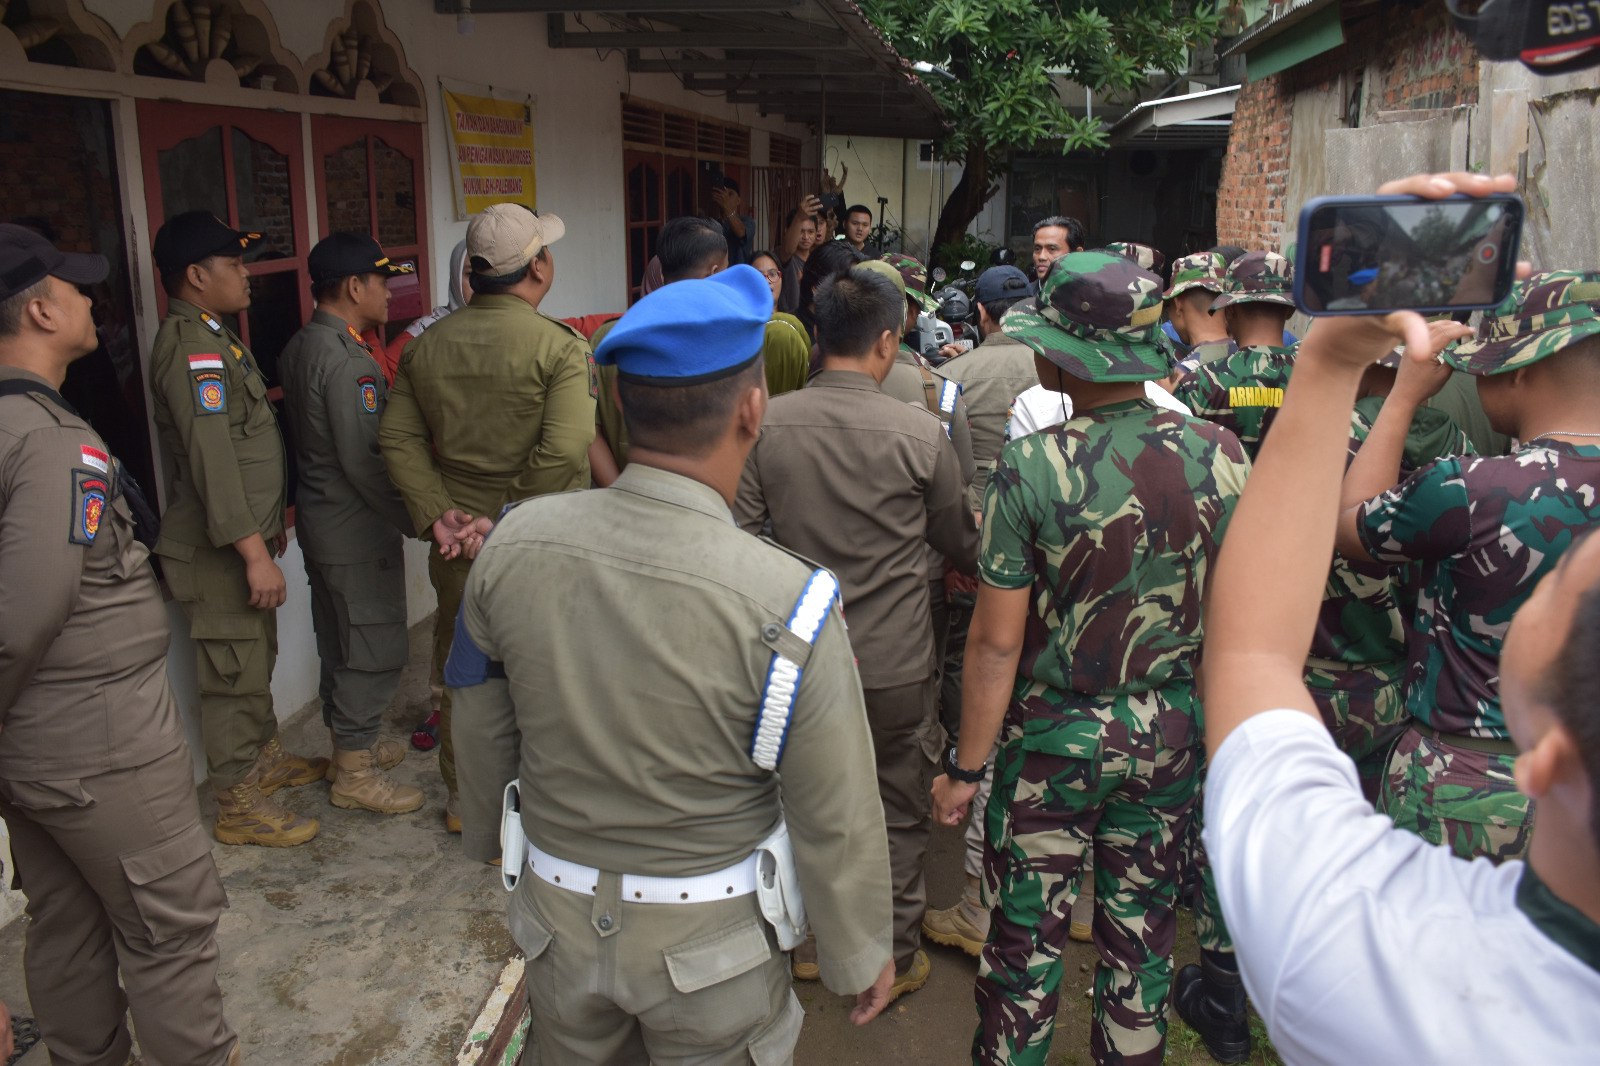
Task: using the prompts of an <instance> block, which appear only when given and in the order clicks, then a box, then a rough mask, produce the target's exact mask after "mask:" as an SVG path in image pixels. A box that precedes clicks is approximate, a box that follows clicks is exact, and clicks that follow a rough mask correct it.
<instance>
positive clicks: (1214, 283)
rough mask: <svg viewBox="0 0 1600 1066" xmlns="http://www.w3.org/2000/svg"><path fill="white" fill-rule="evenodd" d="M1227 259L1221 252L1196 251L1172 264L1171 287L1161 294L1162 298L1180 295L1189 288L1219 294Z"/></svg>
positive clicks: (1167, 298) (1166, 298)
mask: <svg viewBox="0 0 1600 1066" xmlns="http://www.w3.org/2000/svg"><path fill="white" fill-rule="evenodd" d="M1227 270H1228V261H1227V260H1226V259H1224V258H1222V253H1221V252H1196V253H1194V254H1193V255H1186V256H1184V257H1183V258H1182V259H1180V260H1178V261H1177V262H1176V263H1173V264H1172V287H1171V288H1170V289H1168V290H1167V291H1166V292H1164V293H1162V294H1161V298H1162V299H1163V300H1170V299H1172V298H1173V297H1174V296H1182V295H1183V294H1184V293H1186V292H1188V291H1189V290H1190V289H1205V290H1206V291H1207V292H1214V293H1217V294H1219V295H1220V294H1221V292H1222V276H1223V274H1225V273H1227Z"/></svg>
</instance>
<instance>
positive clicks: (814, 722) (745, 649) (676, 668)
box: [451, 394, 931, 990]
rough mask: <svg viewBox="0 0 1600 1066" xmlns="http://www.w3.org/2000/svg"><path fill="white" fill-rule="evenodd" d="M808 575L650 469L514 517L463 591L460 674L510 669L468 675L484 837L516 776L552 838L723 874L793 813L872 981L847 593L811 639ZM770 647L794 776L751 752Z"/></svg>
mask: <svg viewBox="0 0 1600 1066" xmlns="http://www.w3.org/2000/svg"><path fill="white" fill-rule="evenodd" d="M796 395H799V394H796ZM929 421H931V419H930V420H929ZM812 572H813V568H812V567H811V566H810V565H808V564H806V563H804V562H801V561H800V560H798V559H796V558H794V557H793V556H791V555H789V554H788V553H786V552H784V551H781V550H780V549H778V548H776V547H774V546H773V545H771V544H769V543H765V542H763V541H761V540H758V539H757V538H755V537H750V536H747V535H746V534H744V533H742V532H740V531H739V530H738V528H737V527H735V526H734V524H733V520H732V517H731V516H730V514H729V513H728V506H727V504H726V503H725V502H724V500H723V499H722V497H721V496H719V495H718V494H717V493H716V492H715V491H714V490H712V489H711V488H709V487H707V486H705V485H703V484H701V483H699V482H697V481H692V480H690V479H688V478H685V477H681V476H679V475H677V474H670V473H667V472H665V471H662V470H658V469H656V468H654V467H647V466H642V465H638V464H635V465H631V466H629V467H628V469H627V470H625V471H623V472H622V475H621V476H620V477H619V478H618V479H617V481H616V482H615V483H614V484H613V485H612V486H611V487H610V488H607V489H596V490H594V491H592V492H583V493H573V494H570V495H564V496H560V497H552V498H545V499H540V500H535V501H531V502H529V503H525V504H523V505H521V506H520V507H517V508H516V509H515V510H513V511H511V512H510V513H509V514H507V515H506V517H505V518H504V519H502V520H501V522H500V524H499V526H498V527H497V528H496V529H495V531H494V536H493V537H492V538H490V540H489V542H488V544H487V546H486V547H485V548H484V550H483V553H482V554H481V555H479V556H478V559H477V562H476V563H474V564H473V567H472V574H471V576H470V577H469V578H468V580H467V588H466V593H465V595H464V597H463V599H462V601H461V626H462V627H463V631H464V633H465V634H466V636H467V637H468V638H470V644H471V645H474V646H475V648H472V649H469V648H465V647H464V645H467V644H468V643H469V642H468V641H467V640H462V639H461V638H460V637H457V639H456V642H455V648H454V651H453V652H452V655H451V668H452V674H454V671H455V669H456V666H457V663H458V661H459V660H460V659H461V658H462V657H463V656H464V655H465V654H466V653H467V652H468V651H473V652H475V653H476V654H477V655H478V656H479V657H480V659H479V661H480V663H481V664H482V666H483V667H488V666H489V665H490V663H489V662H486V661H484V658H483V657H486V659H487V660H490V661H492V663H493V664H495V666H494V668H493V669H485V670H484V677H485V680H483V681H481V682H480V683H477V684H473V685H471V686H469V687H460V688H452V690H451V692H452V699H453V702H454V712H453V719H452V728H453V730H454V733H455V740H456V761H457V765H458V766H459V768H460V774H461V800H462V808H463V809H462V823H463V825H464V827H465V830H466V832H465V836H464V838H463V840H464V844H465V846H466V849H467V853H468V854H469V855H472V856H473V857H475V858H480V859H486V858H490V857H493V856H495V855H498V854H499V853H500V844H499V812H500V797H501V790H502V788H503V787H504V785H505V783H506V782H507V781H509V780H510V779H511V778H512V777H519V778H520V779H521V783H522V809H523V811H524V812H525V813H524V814H523V828H524V830H525V831H526V833H527V834H528V839H529V840H531V841H532V842H533V843H534V845H535V846H537V847H539V848H540V849H542V850H544V851H546V852H549V853H550V854H552V855H555V856H557V857H558V858H562V859H566V860H568V861H570V862H577V863H581V864H583V865H585V866H593V867H595V868H597V869H600V870H604V871H608V872H612V873H623V874H630V873H631V874H643V875H647V876H656V877H686V876H692V875H698V874H705V873H711V872H714V871H717V870H721V869H724V868H726V867H728V866H732V865H734V864H735V863H738V862H741V861H743V860H744V859H745V858H746V857H748V856H749V855H750V853H751V852H752V851H753V850H754V849H755V846H756V845H757V844H758V843H760V842H761V841H762V840H763V839H765V838H766V837H767V835H768V834H770V833H771V832H772V830H773V829H774V828H776V826H777V824H778V819H779V817H780V815H781V816H782V817H784V818H786V819H787V821H788V826H789V833H790V837H791V839H792V840H793V842H794V850H795V860H796V865H797V867H798V869H799V874H800V883H801V888H802V891H803V893H804V896H805V902H806V911H807V913H808V915H809V916H810V920H811V928H812V931H813V932H815V934H816V937H817V945H818V950H819V953H820V955H821V958H822V967H823V978H824V979H825V980H826V981H827V982H828V984H829V986H830V987H833V988H836V989H839V990H859V989H862V988H865V987H867V986H868V985H870V984H871V983H872V980H873V978H874V977H875V976H876V974H877V973H878V972H879V971H880V970H881V969H882V968H883V966H884V965H885V964H886V963H887V962H888V961H889V958H890V953H889V942H890V936H891V934H890V896H891V893H890V887H889V854H888V839H887V836H886V834H885V830H884V824H883V808H882V805H881V804H879V803H878V800H877V794H878V793H877V774H876V771H875V770H874V766H873V759H872V739H871V734H870V731H869V729H868V726H867V719H866V707H865V705H864V703H863V700H862V695H861V684H860V680H859V679H858V677H857V675H856V670H855V666H854V665H853V663H852V662H851V653H850V643H849V639H848V637H847V636H846V633H845V628H844V624H843V621H842V619H841V618H840V615H839V611H838V608H837V607H834V608H833V609H831V610H830V611H829V613H828V616H827V619H826V620H825V621H824V623H823V625H822V627H821V630H820V632H819V633H818V635H817V638H816V642H815V644H814V645H812V646H811V647H809V648H808V647H807V646H806V645H805V643H804V641H803V640H801V638H799V637H797V636H795V635H794V633H792V632H791V631H790V630H789V629H788V628H787V625H786V623H787V622H788V620H789V618H790V616H791V613H792V612H793V610H794V607H795V603H796V601H797V600H798V599H799V597H800V594H801V592H802V590H803V589H804V588H805V587H806V583H807V581H808V580H809V579H810V577H811V575H812ZM530 603H543V604H548V605H551V607H550V609H548V610H529V609H528V605H529V604H530ZM557 605H559V606H557ZM775 650H778V651H782V652H783V654H784V655H786V656H789V657H790V658H791V659H793V660H794V661H795V662H797V663H802V666H803V668H802V671H801V681H800V684H799V688H798V691H797V693H796V697H795V704H794V709H793V713H792V714H791V716H790V719H789V729H788V735H787V740H786V742H785V744H784V746H783V749H782V756H781V762H779V764H778V772H772V771H768V770H763V769H761V768H760V767H758V766H757V765H756V764H755V763H754V762H753V761H751V757H750V750H751V744H752V740H753V738H754V735H755V728H756V724H757V718H758V711H759V709H760V707H761V700H762V694H763V691H764V688H765V685H766V680H767V672H768V670H769V668H770V666H771V662H772V656H773V652H774V651H775ZM496 675H501V676H496ZM779 773H781V774H782V785H781V788H780V784H779V776H778V775H779ZM663 909H664V910H670V909H671V908H670V907H664V908H663Z"/></svg>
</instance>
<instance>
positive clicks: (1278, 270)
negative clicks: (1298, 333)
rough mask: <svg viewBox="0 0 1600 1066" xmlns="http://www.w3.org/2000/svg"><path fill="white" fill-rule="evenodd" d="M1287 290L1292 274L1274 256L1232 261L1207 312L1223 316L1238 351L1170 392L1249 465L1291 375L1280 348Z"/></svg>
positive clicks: (1290, 306) (1289, 306) (1289, 360)
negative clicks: (1224, 436)
mask: <svg viewBox="0 0 1600 1066" xmlns="http://www.w3.org/2000/svg"><path fill="white" fill-rule="evenodd" d="M1293 285H1294V268H1293V267H1292V266H1290V265H1289V261H1288V260H1287V259H1285V258H1284V257H1283V256H1281V255H1279V254H1278V253H1277V252H1246V253H1245V254H1244V255H1241V256H1240V257H1239V258H1238V259H1235V260H1234V261H1233V264H1232V265H1231V266H1229V267H1228V272H1227V274H1226V275H1225V276H1224V277H1223V292H1222V295H1221V296H1218V297H1217V298H1216V300H1215V301H1214V302H1213V303H1212V305H1211V307H1212V310H1220V311H1222V312H1223V314H1224V316H1225V318H1226V322H1227V326H1228V333H1229V335H1231V336H1232V337H1233V339H1234V341H1235V342H1237V344H1238V345H1239V350H1238V351H1236V352H1234V353H1233V354H1232V355H1230V356H1228V357H1226V358H1224V359H1219V360H1216V361H1215V362H1211V363H1206V364H1205V365H1203V366H1200V367H1198V368H1197V369H1196V370H1195V371H1194V373H1193V374H1191V375H1189V376H1188V377H1186V378H1184V380H1183V381H1181V382H1180V383H1179V384H1178V386H1177V388H1175V389H1173V391H1172V394H1173V395H1174V396H1176V397H1177V398H1178V399H1180V400H1182V401H1183V402H1184V403H1186V404H1188V405H1189V409H1190V410H1191V411H1193V412H1194V413H1195V414H1196V415H1198V416H1199V417H1201V418H1204V419H1206V420H1208V421H1211V422H1215V423H1217V424H1218V425H1221V426H1226V427H1227V428H1229V429H1231V430H1233V432H1234V433H1235V434H1236V435H1237V436H1238V437H1239V440H1240V441H1241V442H1243V444H1244V448H1245V451H1246V452H1248V453H1249V455H1250V458H1251V459H1252V460H1254V459H1255V457H1256V450H1257V449H1258V448H1260V447H1261V440H1262V438H1263V437H1265V436H1266V435H1267V430H1268V428H1270V427H1271V425H1272V419H1273V418H1274V417H1275V416H1276V415H1277V413H1278V408H1279V407H1281V406H1283V390H1284V388H1285V387H1287V386H1288V384H1289V375H1290V374H1291V373H1293V372H1294V352H1293V350H1291V349H1289V348H1285V347H1283V346H1282V343H1283V324H1284V323H1285V322H1287V321H1288V320H1289V316H1290V315H1291V314H1293V313H1294V298H1293V296H1291V295H1290V293H1291V292H1292V289H1293Z"/></svg>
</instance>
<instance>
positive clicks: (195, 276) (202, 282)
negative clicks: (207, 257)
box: [183, 263, 209, 292]
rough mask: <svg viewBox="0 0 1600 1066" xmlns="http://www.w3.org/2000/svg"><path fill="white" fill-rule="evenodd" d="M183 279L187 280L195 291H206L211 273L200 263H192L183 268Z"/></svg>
mask: <svg viewBox="0 0 1600 1066" xmlns="http://www.w3.org/2000/svg"><path fill="white" fill-rule="evenodd" d="M183 280H185V281H187V282H188V283H189V287H190V288H192V289H194V291H195V292H205V291H206V282H207V281H208V280H209V274H208V273H207V271H206V268H205V267H203V266H201V265H200V264H199V263H190V264H189V265H188V266H186V267H184V268H183Z"/></svg>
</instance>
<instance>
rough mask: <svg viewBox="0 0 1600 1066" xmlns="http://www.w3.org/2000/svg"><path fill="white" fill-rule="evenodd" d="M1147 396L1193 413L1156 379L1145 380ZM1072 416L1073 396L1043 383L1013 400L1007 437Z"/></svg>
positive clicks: (1154, 401)
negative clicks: (1155, 380) (1047, 386)
mask: <svg viewBox="0 0 1600 1066" xmlns="http://www.w3.org/2000/svg"><path fill="white" fill-rule="evenodd" d="M1144 394H1145V398H1146V399H1148V400H1149V401H1150V402H1151V403H1153V404H1156V405H1157V406H1158V407H1165V408H1166V409H1167V410H1169V411H1176V412H1178V413H1179V414H1180V415H1192V414H1193V413H1194V412H1193V411H1191V410H1189V408H1188V405H1186V404H1185V403H1184V402H1183V401H1182V400H1179V399H1176V398H1174V397H1173V395H1172V393H1170V392H1168V391H1167V390H1166V389H1163V388H1162V387H1161V386H1160V385H1157V384H1156V383H1155V382H1153V381H1147V382H1145V383H1144ZM1071 417H1072V397H1070V396H1068V395H1067V394H1066V393H1064V392H1052V391H1050V390H1049V389H1047V388H1045V387H1044V386H1043V385H1035V386H1034V387H1033V388H1031V389H1029V390H1027V391H1026V392H1024V393H1022V394H1021V395H1020V396H1018V397H1017V398H1016V399H1015V400H1012V401H1011V417H1010V418H1009V419H1008V420H1007V421H1006V440H1008V441H1013V440H1016V439H1017V438H1018V437H1026V436H1027V435H1028V434H1029V433H1037V432H1039V430H1041V429H1047V428H1049V427H1050V426H1059V425H1060V424H1061V423H1063V422H1065V421H1066V420H1067V419H1069V418H1071Z"/></svg>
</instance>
